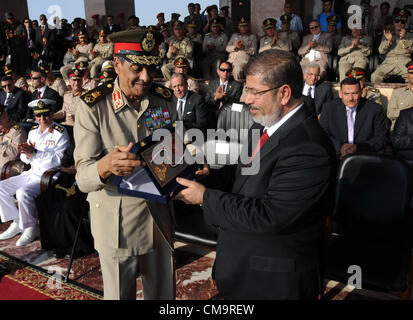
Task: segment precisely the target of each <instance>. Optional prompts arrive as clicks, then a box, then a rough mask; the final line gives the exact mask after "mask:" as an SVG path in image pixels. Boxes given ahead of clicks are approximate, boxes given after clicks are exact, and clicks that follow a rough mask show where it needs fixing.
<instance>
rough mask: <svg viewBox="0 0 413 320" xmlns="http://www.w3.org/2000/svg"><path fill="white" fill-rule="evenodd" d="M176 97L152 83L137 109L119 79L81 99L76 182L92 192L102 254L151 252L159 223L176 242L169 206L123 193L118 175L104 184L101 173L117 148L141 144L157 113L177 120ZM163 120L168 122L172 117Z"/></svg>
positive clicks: (93, 222)
mask: <svg viewBox="0 0 413 320" xmlns="http://www.w3.org/2000/svg"><path fill="white" fill-rule="evenodd" d="M171 97H172V92H171V91H170V90H169V89H166V88H164V87H161V86H158V85H155V84H153V86H152V88H151V91H150V93H149V94H148V96H147V97H145V98H144V99H143V100H142V102H141V108H140V110H139V111H137V110H136V109H135V108H133V107H132V106H131V104H130V103H129V102H128V99H127V98H126V96H125V95H124V94H123V93H122V92H121V91H120V88H119V84H118V79H116V80H115V82H109V83H106V84H104V85H102V86H99V87H97V88H95V89H94V90H91V91H89V92H87V93H85V94H84V95H83V96H82V102H81V104H80V105H79V108H78V110H77V112H76V121H75V126H74V138H75V144H76V148H75V151H74V158H75V165H76V169H77V173H76V181H77V183H78V186H79V189H80V190H81V191H82V192H85V193H88V198H87V199H88V201H89V204H90V218H91V230H92V234H93V238H94V243H95V248H96V250H98V252H100V253H102V254H105V255H111V256H113V257H122V256H124V257H125V256H136V255H142V254H145V253H148V252H151V251H152V250H153V221H154V220H155V222H156V223H157V225H158V227H159V228H160V229H161V231H162V232H163V234H164V236H165V238H166V240H167V241H168V242H169V243H170V244H172V243H173V236H172V235H173V224H172V218H171V215H172V214H173V213H172V212H171V209H169V206H168V205H165V204H161V203H155V202H148V201H146V200H145V199H142V198H136V197H132V196H126V195H121V194H119V193H118V191H117V189H116V187H115V186H114V185H113V184H112V181H113V177H111V178H109V179H108V180H107V181H102V180H101V178H100V176H99V174H98V170H97V161H98V160H99V159H100V158H102V157H103V156H104V155H106V154H107V153H108V152H109V151H110V150H112V149H113V148H115V146H118V145H119V146H122V145H128V144H129V142H138V141H140V140H142V139H143V138H145V137H146V136H148V135H149V134H150V133H151V130H152V129H153V126H152V125H151V124H152V123H153V122H151V114H156V112H157V111H156V110H158V111H159V110H165V111H168V110H169V116H170V118H171V120H172V121H174V120H175V119H176V110H175V108H173V106H172V105H171V100H170V98H171ZM86 102H87V103H86ZM148 114H149V116H148ZM162 119H163V120H165V124H166V122H167V121H166V120H167V118H166V117H165V116H164V117H163V118H162ZM152 216H154V217H155V219H154V220H153V218H152Z"/></svg>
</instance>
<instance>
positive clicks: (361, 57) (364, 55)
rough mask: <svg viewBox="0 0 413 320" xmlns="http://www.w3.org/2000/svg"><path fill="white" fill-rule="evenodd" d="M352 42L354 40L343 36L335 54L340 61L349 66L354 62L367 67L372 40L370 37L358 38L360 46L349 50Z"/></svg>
mask: <svg viewBox="0 0 413 320" xmlns="http://www.w3.org/2000/svg"><path fill="white" fill-rule="evenodd" d="M353 40H354V39H353V38H352V37H351V36H345V37H344V38H343V39H342V40H341V42H340V46H339V48H338V52H337V54H338V55H339V56H340V57H341V58H340V61H346V62H349V63H351V64H354V63H356V62H358V63H359V64H360V62H362V63H364V64H365V65H366V66H367V65H368V63H369V56H370V55H371V50H372V46H373V40H372V39H371V37H367V36H363V37H361V38H360V45H359V46H358V47H355V48H353V49H350V47H351V44H352V43H353Z"/></svg>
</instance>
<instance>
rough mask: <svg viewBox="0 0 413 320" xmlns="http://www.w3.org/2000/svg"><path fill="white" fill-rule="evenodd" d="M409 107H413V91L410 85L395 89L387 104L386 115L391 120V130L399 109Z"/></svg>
mask: <svg viewBox="0 0 413 320" xmlns="http://www.w3.org/2000/svg"><path fill="white" fill-rule="evenodd" d="M411 107H413V91H412V90H411V89H410V87H409V86H407V87H403V88H398V89H395V90H394V91H393V94H392V95H391V97H390V102H389V105H388V106H387V117H388V118H389V119H390V120H391V124H392V126H391V130H393V127H394V124H395V122H396V119H397V118H398V117H399V113H400V111H401V110H404V109H407V108H411Z"/></svg>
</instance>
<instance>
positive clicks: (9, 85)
mask: <svg viewBox="0 0 413 320" xmlns="http://www.w3.org/2000/svg"><path fill="white" fill-rule="evenodd" d="M12 86H13V85H12V84H11V83H8V84H5V85H4V86H1V87H2V88H3V89H5V88H11V87H12Z"/></svg>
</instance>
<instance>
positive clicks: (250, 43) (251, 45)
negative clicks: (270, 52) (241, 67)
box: [226, 33, 258, 62]
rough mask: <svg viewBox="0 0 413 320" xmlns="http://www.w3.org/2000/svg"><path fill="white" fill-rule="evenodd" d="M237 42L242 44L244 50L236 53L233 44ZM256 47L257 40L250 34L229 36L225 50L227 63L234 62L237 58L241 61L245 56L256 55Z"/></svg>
mask: <svg viewBox="0 0 413 320" xmlns="http://www.w3.org/2000/svg"><path fill="white" fill-rule="evenodd" d="M238 40H242V41H243V42H244V48H243V49H241V50H237V51H236V50H235V42H237V41H238ZM257 47H258V40H257V36H256V35H255V34H252V33H250V34H248V35H241V34H240V33H234V34H233V35H232V36H231V39H230V40H229V42H228V44H227V48H226V50H227V52H228V53H229V59H228V61H230V62H233V61H236V60H237V58H241V59H243V57H244V56H245V55H248V56H253V55H254V54H256V53H257ZM248 59H249V57H248ZM248 59H247V60H248Z"/></svg>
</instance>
